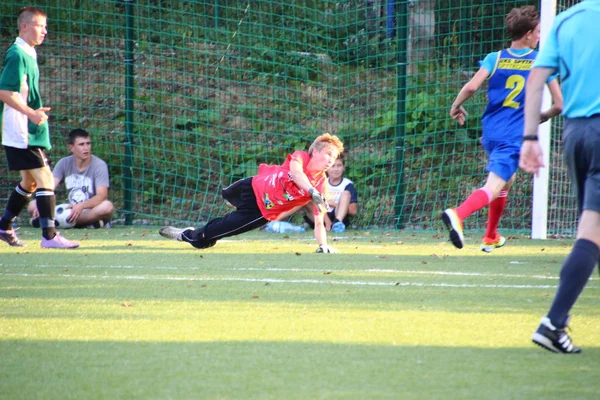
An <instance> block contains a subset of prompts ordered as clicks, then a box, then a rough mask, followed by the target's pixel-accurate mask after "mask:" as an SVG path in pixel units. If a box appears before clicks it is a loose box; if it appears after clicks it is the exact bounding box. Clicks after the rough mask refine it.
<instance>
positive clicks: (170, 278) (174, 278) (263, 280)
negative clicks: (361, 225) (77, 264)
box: [0, 273, 595, 289]
mask: <svg viewBox="0 0 600 400" xmlns="http://www.w3.org/2000/svg"><path fill="white" fill-rule="evenodd" d="M0 276H12V277H24V278H57V277H58V278H73V279H117V280H147V281H217V282H261V283H308V284H322V285H352V286H417V287H451V288H488V289H555V288H556V285H489V284H483V285H480V284H466V283H465V284H452V283H422V282H369V281H343V280H317V279H274V278H208V277H201V278H198V277H179V276H141V275H73V274H59V275H51V274H11V273H0ZM587 289H595V287H594V286H589V287H587Z"/></svg>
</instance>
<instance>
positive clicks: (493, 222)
mask: <svg viewBox="0 0 600 400" xmlns="http://www.w3.org/2000/svg"><path fill="white" fill-rule="evenodd" d="M490 178H491V179H490ZM490 178H488V182H487V183H486V186H487V187H488V189H489V190H490V191H491V192H492V196H493V198H494V199H493V200H492V201H491V202H490V204H489V206H488V222H487V226H486V231H485V234H484V236H483V238H482V239H481V250H482V251H485V252H486V253H490V252H492V251H493V250H494V249H497V248H499V247H502V246H504V245H505V244H506V238H505V237H504V236H501V235H499V234H498V225H499V224H500V219H501V218H502V215H503V214H504V209H505V207H506V200H507V196H508V191H509V189H510V187H511V186H512V183H513V182H514V179H515V174H513V176H512V177H511V178H510V179H509V181H508V182H506V181H505V180H504V179H502V178H500V177H498V175H496V174H494V173H492V172H490Z"/></svg>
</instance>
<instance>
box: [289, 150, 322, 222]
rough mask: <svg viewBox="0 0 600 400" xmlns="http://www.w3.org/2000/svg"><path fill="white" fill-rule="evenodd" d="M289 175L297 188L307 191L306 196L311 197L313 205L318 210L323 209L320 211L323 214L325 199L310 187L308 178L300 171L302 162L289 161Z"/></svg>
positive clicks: (293, 159)
mask: <svg viewBox="0 0 600 400" xmlns="http://www.w3.org/2000/svg"><path fill="white" fill-rule="evenodd" d="M290 175H291V177H292V180H293V181H294V183H295V184H296V186H298V187H299V188H300V189H302V190H305V191H307V192H308V194H310V196H311V197H312V200H313V202H314V203H315V205H316V206H317V207H318V208H319V209H321V208H322V209H323V210H322V211H323V212H324V211H325V209H326V208H327V207H326V203H327V200H326V199H325V197H323V195H322V194H321V193H319V191H317V190H316V189H315V188H314V187H313V186H312V184H311V183H310V180H309V179H308V177H307V176H306V174H305V173H304V171H303V170H302V162H301V161H300V160H298V159H296V158H292V159H291V160H290Z"/></svg>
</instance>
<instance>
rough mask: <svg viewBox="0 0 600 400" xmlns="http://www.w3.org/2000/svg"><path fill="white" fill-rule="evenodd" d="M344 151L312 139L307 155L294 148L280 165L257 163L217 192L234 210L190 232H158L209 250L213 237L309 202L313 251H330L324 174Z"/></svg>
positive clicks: (335, 141)
mask: <svg viewBox="0 0 600 400" xmlns="http://www.w3.org/2000/svg"><path fill="white" fill-rule="evenodd" d="M343 151H344V145H343V143H342V141H341V140H340V139H339V138H338V137H337V136H334V135H330V134H328V133H325V134H322V135H320V136H319V137H317V138H316V139H315V140H314V142H313V143H312V144H311V146H310V148H309V149H308V152H306V151H303V150H297V151H295V152H294V153H292V154H290V155H288V156H287V158H286V160H285V162H284V163H283V164H282V165H266V164H261V165H260V166H259V168H258V174H257V175H255V176H253V177H249V178H245V179H241V180H239V181H237V182H235V183H233V184H231V185H229V186H228V187H226V188H224V189H223V192H222V195H223V198H224V199H225V200H226V201H227V202H229V203H230V204H231V205H232V206H233V207H235V208H236V209H235V211H233V212H231V213H229V214H227V215H225V216H223V217H218V218H215V219H213V220H211V221H209V222H208V223H207V224H206V225H204V226H203V227H202V228H197V229H194V228H193V227H188V228H176V227H173V226H165V227H162V228H161V229H160V230H159V234H160V235H161V236H163V237H165V238H168V239H173V240H178V241H180V242H187V243H189V244H191V245H192V246H194V247H196V248H198V249H206V248H208V247H212V246H214V245H215V244H216V243H217V241H218V240H219V239H222V238H225V237H228V236H234V235H239V234H241V233H244V232H248V231H250V230H253V229H256V228H260V227H261V226H263V225H266V224H267V223H268V222H269V221H278V220H282V219H284V218H287V217H289V216H290V215H292V214H293V213H295V212H297V211H298V210H300V209H301V208H302V207H304V206H305V205H306V204H308V203H310V202H312V203H313V204H314V206H313V215H314V220H315V238H316V240H317V244H318V245H319V247H318V248H317V251H316V252H317V253H334V252H336V250H335V249H333V248H332V247H330V246H328V245H327V232H326V230H325V223H324V219H325V212H326V207H327V206H326V204H327V201H326V200H325V196H326V195H327V176H326V174H325V171H327V170H328V169H329V168H330V167H331V166H332V165H333V163H334V162H335V160H336V159H337V158H338V156H339V154H340V153H342V152H343Z"/></svg>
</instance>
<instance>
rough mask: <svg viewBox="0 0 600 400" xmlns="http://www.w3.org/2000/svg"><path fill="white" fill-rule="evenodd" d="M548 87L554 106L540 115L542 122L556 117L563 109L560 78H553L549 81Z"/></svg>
mask: <svg viewBox="0 0 600 400" xmlns="http://www.w3.org/2000/svg"><path fill="white" fill-rule="evenodd" d="M548 89H550V94H551V95H552V107H550V108H549V109H547V110H546V111H544V112H543V113H542V114H541V115H540V124H542V123H544V122H546V121H548V120H549V119H550V118H554V117H556V116H557V115H559V114H560V113H561V112H562V110H563V96H562V91H561V90H560V85H559V84H558V79H553V80H552V81H551V82H550V83H548Z"/></svg>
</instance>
